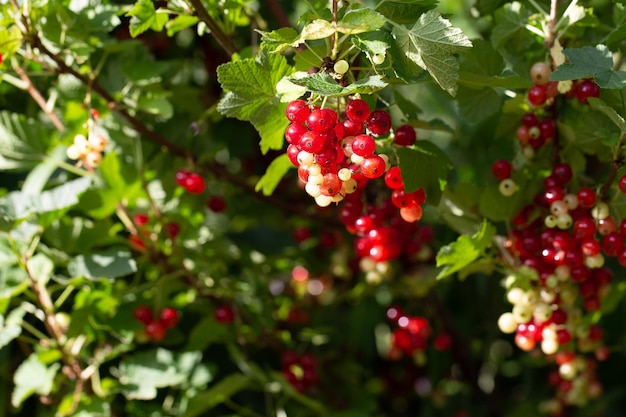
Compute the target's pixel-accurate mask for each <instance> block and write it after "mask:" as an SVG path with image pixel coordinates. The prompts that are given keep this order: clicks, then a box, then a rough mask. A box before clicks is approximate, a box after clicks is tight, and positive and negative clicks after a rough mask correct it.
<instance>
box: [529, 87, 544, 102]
mask: <svg viewBox="0 0 626 417" xmlns="http://www.w3.org/2000/svg"><path fill="white" fill-rule="evenodd" d="M547 98H548V95H547V93H546V87H545V86H541V85H535V86H532V87H530V89H529V90H528V101H529V102H530V103H531V104H534V105H535V106H541V105H542V104H543V103H545V102H546V99H547Z"/></svg>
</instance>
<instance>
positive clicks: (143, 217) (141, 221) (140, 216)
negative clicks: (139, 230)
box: [133, 213, 150, 227]
mask: <svg viewBox="0 0 626 417" xmlns="http://www.w3.org/2000/svg"><path fill="white" fill-rule="evenodd" d="M149 220H150V218H149V217H148V215H147V214H146V213H137V214H135V215H134V216H133V222H135V225H136V226H139V227H141V226H145V225H146V224H148V221H149Z"/></svg>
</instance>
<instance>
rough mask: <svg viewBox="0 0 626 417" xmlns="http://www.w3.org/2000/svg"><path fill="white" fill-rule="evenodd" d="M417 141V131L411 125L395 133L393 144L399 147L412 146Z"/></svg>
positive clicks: (400, 127)
mask: <svg viewBox="0 0 626 417" xmlns="http://www.w3.org/2000/svg"><path fill="white" fill-rule="evenodd" d="M416 140H417V134H416V133H415V129H414V128H413V126H411V125H402V126H399V127H398V128H397V129H395V130H394V132H393V143H395V144H396V145H399V146H412V145H413V144H414V143H415V141H416Z"/></svg>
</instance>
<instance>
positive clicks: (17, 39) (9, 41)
mask: <svg viewBox="0 0 626 417" xmlns="http://www.w3.org/2000/svg"><path fill="white" fill-rule="evenodd" d="M21 45H22V32H21V31H20V28H19V27H18V26H17V25H11V26H9V27H3V28H0V51H2V54H3V58H4V59H6V58H9V57H10V56H11V55H13V54H14V53H15V52H17V50H18V49H20V46H21Z"/></svg>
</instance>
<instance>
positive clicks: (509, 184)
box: [498, 178, 515, 197]
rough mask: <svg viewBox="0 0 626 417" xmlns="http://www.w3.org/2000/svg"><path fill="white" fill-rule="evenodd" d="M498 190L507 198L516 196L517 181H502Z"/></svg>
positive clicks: (509, 179)
mask: <svg viewBox="0 0 626 417" xmlns="http://www.w3.org/2000/svg"><path fill="white" fill-rule="evenodd" d="M498 190H499V191H500V194H502V195H503V196H505V197H510V196H512V195H513V194H515V181H513V180H512V179H511V178H507V179H504V180H502V181H500V184H499V185H498Z"/></svg>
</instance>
